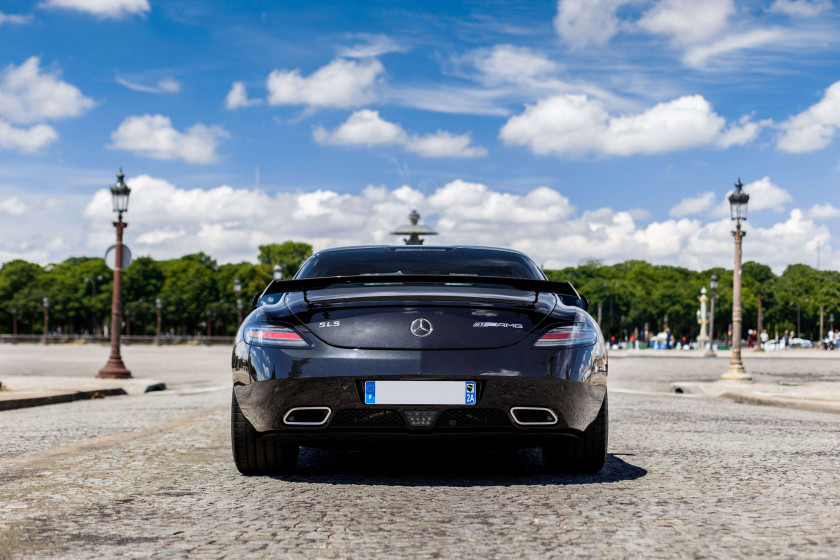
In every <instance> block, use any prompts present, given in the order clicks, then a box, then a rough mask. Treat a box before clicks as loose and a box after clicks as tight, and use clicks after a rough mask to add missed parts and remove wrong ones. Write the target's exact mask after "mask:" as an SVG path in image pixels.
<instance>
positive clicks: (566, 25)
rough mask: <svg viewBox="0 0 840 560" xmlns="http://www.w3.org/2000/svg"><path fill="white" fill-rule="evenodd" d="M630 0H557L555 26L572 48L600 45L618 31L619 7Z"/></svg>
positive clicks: (605, 42)
mask: <svg viewBox="0 0 840 560" xmlns="http://www.w3.org/2000/svg"><path fill="white" fill-rule="evenodd" d="M631 1H632V0H558V2H557V15H556V16H555V17H554V29H555V30H556V31H557V34H558V35H559V36H560V37H561V38H562V39H563V40H564V41H565V42H566V43H567V44H568V45H569V46H571V47H572V48H575V49H582V48H584V47H587V46H591V45H595V46H601V45H605V44H607V42H608V41H609V40H610V39H611V38H612V37H613V35H615V34H616V33H617V32H618V30H619V25H620V24H619V21H618V17H617V16H616V12H617V11H618V9H619V8H620V7H621V6H622V5H624V4H628V3H630V2H631Z"/></svg>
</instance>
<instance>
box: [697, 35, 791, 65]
mask: <svg viewBox="0 0 840 560" xmlns="http://www.w3.org/2000/svg"><path fill="white" fill-rule="evenodd" d="M788 34H789V32H786V31H783V30H781V29H755V30H752V31H737V32H735V33H733V34H731V35H728V36H726V37H723V38H722V39H720V40H717V41H715V42H713V43H710V44H698V45H693V46H691V47H690V48H689V49H688V50H686V51H685V54H684V55H683V62H684V63H685V64H686V65H687V66H691V67H693V68H704V67H705V66H706V65H707V63H708V61H709V60H710V59H711V58H720V57H722V56H723V55H727V54H730V53H734V52H736V51H741V50H747V49H755V48H758V47H761V46H764V45H770V44H773V43H780V42H783V41H784V40H785V39H786V37H787V35H788Z"/></svg>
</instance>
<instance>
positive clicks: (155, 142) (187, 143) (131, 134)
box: [108, 115, 228, 163]
mask: <svg viewBox="0 0 840 560" xmlns="http://www.w3.org/2000/svg"><path fill="white" fill-rule="evenodd" d="M227 136H228V134H227V132H226V131H225V130H224V129H223V128H221V127H219V126H205V125H203V124H201V123H199V124H196V125H193V126H192V127H190V128H188V129H187V130H186V131H185V132H179V131H177V130H175V128H174V127H173V126H172V121H171V120H170V119H169V117H166V116H163V115H142V116H135V117H128V118H126V119H125V120H124V121H123V122H122V123H121V124H120V126H119V128H117V130H115V131H114V132H112V133H111V145H110V146H108V147H109V148H115V149H119V150H128V151H130V152H134V153H135V154H137V155H141V156H146V157H150V158H155V159H183V160H184V161H186V162H188V163H212V162H214V161H216V160H217V159H218V156H217V154H216V147H217V146H218V144H219V140H221V139H223V138H226V137H227Z"/></svg>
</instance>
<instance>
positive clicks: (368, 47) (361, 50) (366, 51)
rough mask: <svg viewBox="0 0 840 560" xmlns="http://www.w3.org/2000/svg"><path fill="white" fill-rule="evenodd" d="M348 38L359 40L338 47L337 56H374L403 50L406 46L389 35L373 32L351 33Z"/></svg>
mask: <svg viewBox="0 0 840 560" xmlns="http://www.w3.org/2000/svg"><path fill="white" fill-rule="evenodd" d="M348 38H350V39H359V40H360V41H361V42H360V43H356V44H355V45H351V46H348V47H341V48H339V49H338V56H342V57H344V58H375V57H378V56H382V55H383V54H388V53H393V52H405V51H406V48H405V47H403V46H402V45H400V44H399V43H397V42H396V41H395V40H394V39H392V38H391V37H388V36H387V35H382V34H373V33H352V34H350V35H348Z"/></svg>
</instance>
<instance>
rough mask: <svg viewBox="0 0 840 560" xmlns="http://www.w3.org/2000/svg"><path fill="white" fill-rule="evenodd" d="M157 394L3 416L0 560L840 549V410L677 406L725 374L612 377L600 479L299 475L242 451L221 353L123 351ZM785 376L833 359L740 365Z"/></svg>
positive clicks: (407, 460) (38, 353)
mask: <svg viewBox="0 0 840 560" xmlns="http://www.w3.org/2000/svg"><path fill="white" fill-rule="evenodd" d="M0 354H2V356H3V360H2V362H3V363H2V364H0V373H6V374H10V373H16V374H23V373H27V371H28V372H29V373H32V374H39V373H40V374H46V373H49V374H50V375H58V374H62V373H66V374H68V375H85V374H90V375H94V373H95V371H96V368H97V367H98V365H100V364H99V362H101V360H102V356H103V355H105V351H104V350H103V348H101V347H85V346H81V347H72V346H65V347H58V346H56V347H47V348H40V347H36V346H16V347H10V346H4V347H0ZM124 357H125V360H126V364H127V365H128V366H129V367H130V368H131V369H132V371H133V372H134V374H135V376H143V377H151V378H154V379H159V380H161V381H164V382H166V384H167V386H168V389H167V390H166V391H163V392H157V393H148V394H145V395H138V396H122V397H109V398H105V399H97V400H89V401H78V402H72V403H67V404H57V405H52V406H42V407H35V408H28V409H19V410H11V411H4V412H0V433H2V445H0V488H1V489H2V490H0V494H1V495H2V498H0V559H3V560H5V559H7V558H29V557H40V558H103V557H106V558H107V557H124V558H187V557H189V558H277V557H288V558H374V557H392V558H456V557H461V558H538V557H539V558H566V557H595V556H598V557H601V556H607V557H631V556H639V557H646V558H664V557H669V558H670V557H685V558H719V557H758V556H761V557H768V556H779V557H791V556H798V557H809V558H834V557H836V555H837V552H836V551H837V550H838V549H840V484H838V479H840V476H838V469H840V416H838V415H835V414H826V413H819V412H810V411H803V410H791V409H783V408H771V407H758V406H750V405H743V404H736V403H733V402H730V401H726V400H712V399H704V398H697V397H692V396H687V395H676V394H673V393H672V392H670V390H669V387H670V382H672V381H677V380H691V381H696V380H711V379H715V378H716V376H718V375H720V373H721V372H722V371H723V370H724V369H725V367H726V362H727V360H726V359H725V358H718V359H717V360H714V359H709V360H702V359H689V358H679V357H673V358H672V357H662V358H659V357H657V358H635V359H634V358H623V357H616V358H614V359H612V361H611V363H610V381H609V383H610V388H611V394H610V404H611V409H612V410H611V411H610V412H611V414H610V415H611V434H610V445H609V455H608V458H607V464H606V467H605V468H604V470H603V471H602V472H601V473H599V474H598V475H595V476H548V475H545V474H544V473H543V472H542V465H541V458H540V455H539V452H538V451H536V450H522V451H504V452H493V453H487V452H484V451H482V450H480V449H462V450H459V451H457V452H454V451H451V450H450V451H442V450H441V451H440V452H437V453H424V454H417V455H413V454H408V455H406V454H400V455H394V454H392V453H390V452H389V450H387V449H383V450H381V451H378V452H366V453H351V452H332V451H319V450H313V449H304V450H303V452H302V454H301V464H300V469H299V472H298V474H296V475H294V476H289V477H282V478H280V477H243V476H241V475H239V473H238V472H236V469H235V468H234V465H233V462H232V460H231V457H230V445H229V437H230V435H229V429H230V428H229V403H230V385H229V378H230V375H229V370H228V367H227V365H228V359H229V350H228V349H227V348H223V347H219V348H203V347H183V348H160V349H158V348H141V347H127V348H125V351H124ZM746 365H747V369H748V371H750V372H751V374H753V375H754V376H757V377H759V378H762V379H765V380H767V379H773V380H776V381H782V382H796V380H807V379H818V380H822V381H834V380H838V379H840V360H836V359H802V360H796V359H790V358H785V359H770V358H767V357H762V358H761V359H757V358H752V359H751V358H750V357H749V356H748V357H747V359H746Z"/></svg>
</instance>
